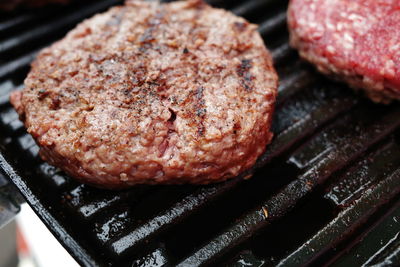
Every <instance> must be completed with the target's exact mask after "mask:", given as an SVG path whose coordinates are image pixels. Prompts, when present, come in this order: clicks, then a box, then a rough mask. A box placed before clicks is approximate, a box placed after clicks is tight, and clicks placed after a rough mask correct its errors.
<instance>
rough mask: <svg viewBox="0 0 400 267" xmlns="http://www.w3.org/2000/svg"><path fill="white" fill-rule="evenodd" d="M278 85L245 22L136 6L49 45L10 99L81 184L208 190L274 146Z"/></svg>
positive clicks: (195, 3)
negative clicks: (206, 186) (171, 185)
mask: <svg viewBox="0 0 400 267" xmlns="http://www.w3.org/2000/svg"><path fill="white" fill-rule="evenodd" d="M277 80H278V78H277V75H276V73H275V70H274V69H273V66H272V59H271V56H270V54H269V52H268V51H267V49H266V48H265V46H264V43H263V41H262V39H261V37H260V35H259V33H258V32H257V27H256V26H255V25H252V24H249V23H248V22H247V21H245V20H244V19H242V18H240V17H237V16H235V15H233V14H231V13H229V12H227V11H224V10H221V9H215V8H211V7H210V6H208V5H207V4H205V3H204V2H203V1H199V0H190V1H182V2H173V3H169V4H160V3H158V2H143V1H127V3H126V5H124V6H119V7H114V8H112V9H110V10H109V11H108V12H106V13H103V14H99V15H97V16H95V17H93V18H91V19H88V20H86V21H84V22H83V23H81V24H80V25H79V26H77V28H76V29H74V30H72V31H71V32H70V33H69V34H68V35H67V36H66V37H65V38H64V39H63V40H61V41H59V42H57V43H55V44H54V45H52V46H51V47H49V48H46V49H44V50H43V51H42V52H41V53H40V54H39V56H38V57H37V59H36V60H35V62H34V63H33V65H32V70H31V72H30V73H29V75H28V77H27V79H26V80H25V89H24V90H23V91H22V92H14V93H13V94H12V95H11V102H12V104H13V105H14V106H15V108H16V109H17V111H18V113H19V115H20V117H21V119H22V120H23V121H24V123H25V126H26V127H27V129H28V132H29V133H30V134H31V135H32V136H33V137H34V138H35V140H36V141H37V143H38V144H39V146H40V148H41V150H40V155H41V156H42V158H43V159H44V160H47V161H48V162H50V163H51V164H53V165H55V166H58V167H60V168H62V169H63V170H65V171H66V172H67V173H68V174H70V175H71V176H73V177H76V178H78V179H79V180H80V181H82V182H85V183H89V184H92V185H96V186H100V187H106V188H123V187H128V186H131V185H134V184H143V183H146V184H161V183H164V184H167V183H200V184H205V183H210V182H217V181H222V180H225V179H228V178H231V177H234V176H237V175H238V174H240V173H241V172H243V171H245V170H246V169H248V168H250V167H251V166H252V165H253V164H254V163H255V161H256V159H257V158H258V156H260V155H261V154H262V153H263V152H264V151H265V148H266V145H267V144H268V143H269V142H270V141H271V138H272V133H271V132H270V130H269V128H270V124H271V119H272V113H273V108H274V102H275V96H276V93H277Z"/></svg>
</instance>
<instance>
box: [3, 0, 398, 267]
mask: <svg viewBox="0 0 400 267" xmlns="http://www.w3.org/2000/svg"><path fill="white" fill-rule="evenodd" d="M208 2H209V3H210V4H212V5H213V6H216V7H223V8H226V9H229V10H232V11H233V12H234V13H235V14H238V15H241V16H244V17H245V18H246V19H248V20H249V21H251V22H253V23H257V24H259V25H260V26H259V31H260V33H261V34H262V36H263V38H264V40H265V42H266V45H267V47H268V48H269V49H270V50H271V52H272V54H273V57H274V61H275V65H276V68H277V71H278V72H279V75H280V79H281V82H280V87H279V96H278V101H277V102H278V103H277V107H276V113H275V118H274V125H273V131H274V133H275V137H274V141H273V143H272V144H271V145H270V146H269V147H268V149H267V152H266V153H265V154H264V155H263V156H262V157H261V158H260V159H259V161H258V163H257V165H256V166H255V167H254V168H253V169H252V170H251V172H252V173H254V175H253V178H252V179H248V180H245V179H242V178H241V177H239V178H237V179H233V180H230V181H228V182H225V183H221V184H216V185H210V186H189V185H188V186H136V187H134V188H132V189H130V190H126V191H118V192H114V191H106V190H99V189H95V188H91V187H88V186H85V185H81V184H79V183H77V182H75V181H74V180H72V179H70V178H69V177H68V176H66V175H65V174H64V173H62V172H60V171H59V170H58V169H56V168H54V167H52V166H50V165H48V164H47V163H45V162H43V161H41V160H40V159H39V157H38V155H37V152H38V147H37V146H36V144H35V142H34V141H33V139H32V138H31V137H30V136H29V135H27V134H26V131H25V129H24V128H23V125H22V123H21V122H20V121H19V120H18V116H17V114H16V112H15V111H14V110H13V108H12V107H11V105H10V104H9V100H8V99H9V93H10V92H11V91H12V90H18V89H21V88H23V79H24V77H25V76H26V74H27V72H28V71H29V64H30V62H31V61H32V59H33V58H34V56H35V54H36V53H37V52H38V51H39V50H40V49H41V48H42V47H45V46H47V45H49V44H51V43H52V42H54V41H55V40H58V39H59V38H61V37H62V36H63V35H65V33H66V32H67V31H68V30H70V29H71V28H73V27H74V25H76V23H78V22H80V21H82V20H83V19H85V18H87V17H90V16H91V15H93V14H95V13H98V12H101V11H104V10H106V9H107V8H108V7H110V6H112V5H115V4H119V3H121V1H117V0H98V1H95V0H86V1H76V2H74V3H72V4H70V5H68V6H49V7H46V8H41V9H38V10H25V11H24V10H20V11H15V12H13V13H9V14H8V13H7V14H6V13H2V14H0V164H1V167H2V169H3V171H4V173H5V174H7V175H8V176H9V177H10V178H11V180H12V181H13V182H14V184H15V185H16V186H17V187H18V189H19V190H20V191H21V192H22V194H23V196H24V197H25V198H26V201H27V202H28V203H29V204H30V205H31V206H32V207H33V209H34V210H35V211H36V213H37V214H38V215H39V216H40V217H41V219H42V220H43V221H44V222H45V223H46V225H47V226H48V227H49V229H50V230H51V231H52V232H53V233H54V235H55V236H56V237H57V238H58V239H59V241H60V242H61V243H62V244H63V245H64V246H65V247H66V249H67V250H68V251H69V252H70V253H71V254H72V255H73V257H75V259H76V260H77V261H78V262H79V263H80V264H82V265H84V266H162V265H167V266H171V265H180V266H197V265H213V266H225V265H226V266H264V265H265V266H271V265H279V266H294V265H305V264H312V265H315V266H318V265H321V264H333V265H334V266H358V265H362V264H366V265H375V264H378V265H381V266H396V265H397V264H399V263H400V234H399V232H400V199H399V191H400V105H398V103H395V104H392V105H389V106H383V105H377V104H373V103H371V102H370V101H368V100H367V99H365V98H364V97H362V96H361V95H357V94H355V93H353V91H351V90H349V89H348V88H347V87H346V86H345V85H343V84H339V83H334V82H332V81H330V80H328V79H326V78H324V77H322V76H320V75H318V74H317V73H316V72H315V71H314V69H313V68H312V67H311V66H309V65H308V64H306V63H304V62H302V61H301V60H299V58H298V56H297V53H296V52H295V51H293V50H292V49H290V47H289V45H288V33H287V29H286V27H287V26H286V7H287V1H282V0H249V1H241V0H231V1H224V0H214V1H212V0H210V1H208Z"/></svg>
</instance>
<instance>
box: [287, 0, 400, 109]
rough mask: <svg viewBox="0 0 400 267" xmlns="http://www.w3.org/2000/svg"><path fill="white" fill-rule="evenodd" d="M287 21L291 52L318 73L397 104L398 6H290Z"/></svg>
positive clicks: (329, 0)
mask: <svg viewBox="0 0 400 267" xmlns="http://www.w3.org/2000/svg"><path fill="white" fill-rule="evenodd" d="M288 18H289V28H290V32H291V44H292V46H293V47H295V48H297V49H299V51H300V55H301V56H302V57H303V58H305V59H306V60H308V61H310V62H312V63H314V64H315V65H316V66H317V67H318V69H319V70H320V71H321V72H323V73H325V74H328V75H332V76H333V77H335V78H338V79H340V80H344V81H346V82H347V83H348V84H349V85H350V86H351V87H353V88H356V89H364V90H365V91H366V93H367V95H368V96H369V97H370V98H371V99H372V100H373V101H375V102H385V103H386V102H389V101H390V100H391V99H400V31H399V25H400V1H397V0H291V2H290V6H289V11H288Z"/></svg>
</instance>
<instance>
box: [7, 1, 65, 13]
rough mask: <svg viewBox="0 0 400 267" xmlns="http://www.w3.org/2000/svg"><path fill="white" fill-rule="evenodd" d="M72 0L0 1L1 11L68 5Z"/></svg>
mask: <svg viewBox="0 0 400 267" xmlns="http://www.w3.org/2000/svg"><path fill="white" fill-rule="evenodd" d="M70 1H71V0H0V9H2V10H7V11H9V10H13V9H15V8H16V7H20V6H24V7H40V6H44V5H46V4H51V3H60V4H66V3H68V2H70Z"/></svg>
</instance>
